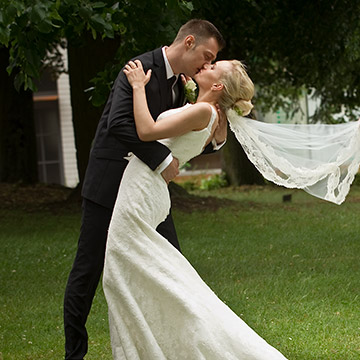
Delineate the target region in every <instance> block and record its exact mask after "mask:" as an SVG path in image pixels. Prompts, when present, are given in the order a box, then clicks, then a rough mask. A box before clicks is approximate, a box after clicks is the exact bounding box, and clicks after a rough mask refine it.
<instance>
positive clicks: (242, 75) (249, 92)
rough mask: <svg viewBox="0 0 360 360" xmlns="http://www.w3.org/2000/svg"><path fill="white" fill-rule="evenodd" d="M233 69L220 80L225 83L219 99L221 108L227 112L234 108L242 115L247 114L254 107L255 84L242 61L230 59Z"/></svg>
mask: <svg viewBox="0 0 360 360" xmlns="http://www.w3.org/2000/svg"><path fill="white" fill-rule="evenodd" d="M230 63H231V64H232V66H233V69H232V71H230V72H226V73H225V74H224V75H223V76H222V78H221V79H220V82H221V83H222V84H223V85H224V88H223V91H222V94H221V96H220V99H219V106H220V108H221V109H222V110H223V111H225V112H226V110H228V109H231V108H232V109H234V110H236V111H237V112H238V113H239V114H241V115H242V116H246V115H248V114H249V113H250V111H251V109H252V108H253V104H252V103H251V99H252V98H253V96H254V84H253V82H252V81H251V79H250V77H249V75H248V74H247V72H246V70H245V66H244V65H243V64H242V62H241V61H238V60H230Z"/></svg>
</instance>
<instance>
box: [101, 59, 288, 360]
mask: <svg viewBox="0 0 360 360" xmlns="http://www.w3.org/2000/svg"><path fill="white" fill-rule="evenodd" d="M124 72H125V74H126V76H127V78H128V80H129V83H130V84H131V86H132V88H133V100H134V117H135V123H136V129H137V132H138V135H139V137H140V139H141V140H143V141H153V140H159V139H163V140H161V141H162V142H163V143H164V144H165V145H166V146H168V147H169V148H170V149H171V151H172V154H173V156H174V157H177V158H178V159H179V162H180V165H181V164H184V163H185V162H186V161H188V160H189V159H191V158H193V157H194V156H197V155H198V154H200V153H201V152H202V149H203V148H204V146H206V144H207V143H209V142H210V141H211V140H212V137H213V134H214V131H215V129H216V127H217V126H218V123H219V119H218V114H217V111H216V105H217V104H218V105H219V107H220V109H221V110H222V111H226V110H228V109H230V108H235V107H236V108H237V111H240V112H241V113H242V114H243V115H246V114H248V113H249V112H250V110H251V108H252V104H251V98H252V97H253V95H254V86H253V83H252V81H251V80H250V78H249V77H248V75H247V73H246V71H245V69H244V67H243V65H242V64H241V62H239V61H236V60H233V61H219V62H217V63H215V64H213V65H209V66H207V67H205V68H204V69H202V70H201V71H200V72H199V73H198V74H197V75H196V77H195V80H196V81H197V83H198V85H199V96H198V100H197V102H196V103H195V104H187V105H185V106H183V107H182V108H179V109H172V110H169V111H167V112H165V113H163V114H161V115H160V116H159V118H158V119H157V121H156V122H154V120H153V119H152V117H151V115H150V113H149V110H148V107H147V102H146V96H145V85H146V84H147V82H148V81H149V79H150V77H151V71H149V72H147V74H145V73H144V71H143V68H142V64H141V62H140V61H135V62H129V64H128V65H126V66H125V69H124ZM169 209H170V197H169V193H168V188H167V184H166V182H165V181H164V179H163V178H162V176H161V175H160V174H158V173H156V172H153V171H152V170H150V169H149V168H148V167H147V166H146V165H145V164H144V163H142V162H141V161H140V160H139V159H138V158H137V157H135V156H132V158H131V159H130V161H129V165H128V166H127V167H126V170H125V173H124V176H123V179H122V182H121V185H120V189H119V193H118V197H117V200H116V204H115V208H114V212H113V217H112V220H111V223H110V227H109V233H108V241H107V249H106V256H105V267H104V275H103V287H104V292H105V296H106V300H107V303H108V307H109V323H110V335H111V344H112V352H113V357H114V359H117V360H118V359H128V360H140V359H141V360H165V359H167V360H171V359H179V360H185V359H186V360H200V359H206V360H219V359H224V360H232V359H233V360H235V359H236V360H239V359H246V360H255V359H256V360H280V359H285V357H284V356H283V355H282V354H281V353H280V352H279V351H277V350H276V349H274V348H273V347H272V346H270V345H269V344H268V343H267V342H266V341H265V340H263V339H262V338H261V337H260V336H259V335H257V334H256V333H255V332H254V331H253V330H252V329H251V328H250V327H249V326H248V325H246V324H245V323H244V322H243V321H242V320H241V319H240V318H239V317H238V316H237V315H236V314H235V313H234V312H232V311H231V309H230V308H228V307H227V306H226V305H225V304H224V303H223V302H222V301H221V300H220V299H219V298H218V297H217V296H216V295H215V294H214V293H213V291H212V290H211V289H210V288H209V287H208V286H207V285H206V284H205V283H204V282H203V280H202V279H201V278H200V276H199V275H198V274H197V272H196V271H195V270H194V268H193V267H192V266H191V264H190V263H189V262H188V261H187V260H186V259H185V258H184V256H183V255H182V254H181V253H180V252H179V251H178V250H176V249H175V248H174V247H173V246H172V245H171V244H170V243H169V242H168V241H167V240H166V239H165V238H163V237H162V236H161V235H160V234H159V233H158V232H157V231H156V230H155V229H156V227H157V225H158V224H159V223H161V222H162V221H163V220H164V219H165V217H166V216H167V214H168V211H169Z"/></svg>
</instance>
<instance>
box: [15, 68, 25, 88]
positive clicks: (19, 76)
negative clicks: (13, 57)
mask: <svg viewBox="0 0 360 360" xmlns="http://www.w3.org/2000/svg"><path fill="white" fill-rule="evenodd" d="M24 82H25V75H24V73H23V72H19V73H18V74H16V76H15V79H14V86H15V89H16V90H17V91H20V88H21V86H22V85H23V84H24Z"/></svg>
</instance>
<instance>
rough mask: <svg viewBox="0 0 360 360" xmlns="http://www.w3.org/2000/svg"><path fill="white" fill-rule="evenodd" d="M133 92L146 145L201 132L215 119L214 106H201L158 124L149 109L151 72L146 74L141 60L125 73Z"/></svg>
mask: <svg viewBox="0 0 360 360" xmlns="http://www.w3.org/2000/svg"><path fill="white" fill-rule="evenodd" d="M124 73H125V74H126V76H127V78H128V81H129V83H130V85H131V86H132V88H133V101H134V119H135V124H136V131H137V133H138V135H139V138H140V140H142V141H153V140H159V139H164V138H169V137H173V136H179V135H183V134H185V133H188V132H189V131H192V130H201V129H203V128H204V127H206V126H207V124H208V123H209V120H210V117H211V113H212V110H211V106H210V105H209V104H207V103H198V104H195V105H193V106H190V107H189V108H187V109H185V110H184V111H181V112H178V113H176V114H174V115H170V116H168V117H166V119H164V120H163V121H159V122H155V121H154V119H153V118H152V116H151V114H150V111H149V109H148V106H147V100H146V92H145V85H146V84H147V83H148V82H149V80H150V77H151V70H149V71H148V72H147V73H146V74H145V73H144V70H143V68H142V64H141V62H140V61H139V60H135V62H132V61H131V62H129V63H128V64H127V65H126V66H125V69H124Z"/></svg>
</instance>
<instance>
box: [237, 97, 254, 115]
mask: <svg viewBox="0 0 360 360" xmlns="http://www.w3.org/2000/svg"><path fill="white" fill-rule="evenodd" d="M253 107H254V106H253V104H252V103H251V100H243V99H240V100H238V101H237V102H236V103H235V104H234V106H233V108H234V110H235V111H236V112H237V113H238V114H239V115H240V116H246V115H249V114H250V111H251V109H252V108H253Z"/></svg>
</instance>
